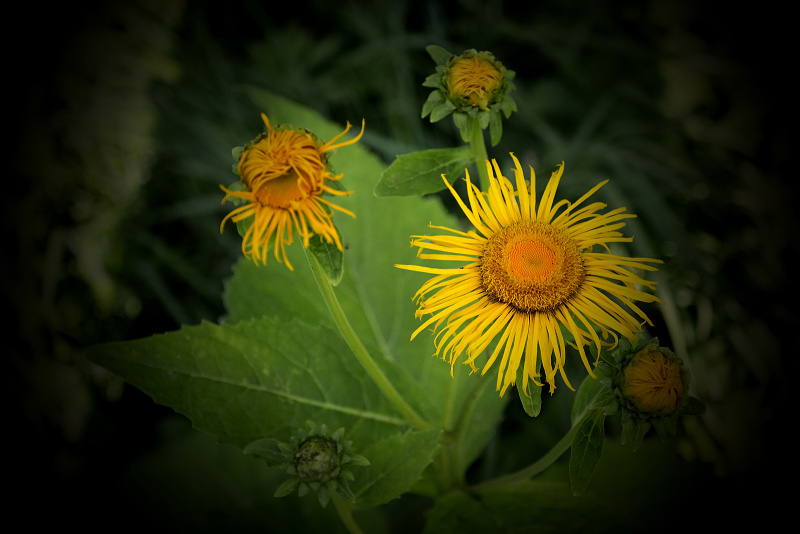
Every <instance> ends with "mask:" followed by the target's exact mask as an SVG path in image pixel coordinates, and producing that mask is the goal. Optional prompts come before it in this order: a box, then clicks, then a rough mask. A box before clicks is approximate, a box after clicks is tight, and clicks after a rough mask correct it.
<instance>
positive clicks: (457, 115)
mask: <svg viewBox="0 0 800 534" xmlns="http://www.w3.org/2000/svg"><path fill="white" fill-rule="evenodd" d="M453 122H454V123H455V125H456V128H458V131H459V132H460V133H461V140H462V141H464V142H465V143H469V142H470V140H471V139H472V129H473V127H474V124H475V123H474V121H473V120H472V118H471V117H470V116H469V115H468V114H467V113H464V112H463V111H455V112H453Z"/></svg>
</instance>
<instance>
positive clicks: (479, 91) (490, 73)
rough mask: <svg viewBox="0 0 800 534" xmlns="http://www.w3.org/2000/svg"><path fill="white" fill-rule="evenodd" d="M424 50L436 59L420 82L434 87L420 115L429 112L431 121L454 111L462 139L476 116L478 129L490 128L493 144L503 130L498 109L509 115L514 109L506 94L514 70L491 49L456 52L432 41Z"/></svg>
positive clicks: (509, 97) (454, 117)
mask: <svg viewBox="0 0 800 534" xmlns="http://www.w3.org/2000/svg"><path fill="white" fill-rule="evenodd" d="M427 50H428V53H429V54H430V55H431V57H432V58H433V60H434V61H435V62H436V72H434V73H433V74H431V75H430V76H428V77H427V78H426V79H425V81H424V82H423V84H422V85H424V86H425V87H432V88H433V89H434V91H433V92H432V93H431V94H430V95H429V96H428V100H427V101H426V102H425V104H424V105H423V106H422V117H423V118H424V117H427V116H428V115H430V120H431V122H437V121H439V120H441V119H443V118H445V117H447V116H448V115H450V114H451V113H452V114H454V115H453V120H454V121H455V124H456V126H458V128H459V130H460V131H461V137H462V138H463V139H464V141H469V138H470V136H471V131H472V120H471V119H478V123H479V125H480V127H481V128H482V129H486V128H487V127H489V128H490V133H491V136H492V145H497V143H499V142H500V138H501V137H502V133H503V129H502V118H501V116H500V113H501V112H502V113H503V115H505V117H506V118H509V117H510V116H511V113H513V112H514V111H516V110H517V104H516V102H514V99H513V98H511V94H510V93H511V91H513V90H514V89H515V87H514V84H513V82H512V80H513V79H514V76H515V72H514V71H512V70H508V69H506V68H505V67H504V66H503V64H502V63H501V62H500V61H498V60H497V59H496V58H495V57H494V55H492V53H491V52H478V51H477V50H474V49H471V50H466V51H465V52H464V53H462V54H460V55H458V56H456V55H453V54H451V53H450V52H448V51H447V50H445V49H444V48H441V47H438V46H433V45H431V46H429V47H428V48H427Z"/></svg>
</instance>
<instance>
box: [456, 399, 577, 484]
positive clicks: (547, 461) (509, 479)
mask: <svg viewBox="0 0 800 534" xmlns="http://www.w3.org/2000/svg"><path fill="white" fill-rule="evenodd" d="M589 413H591V412H587V414H586V415H584V416H583V417H582V418H581V419H580V420H579V421H576V422H575V424H574V425H573V426H572V428H571V429H570V430H569V432H567V433H566V434H565V435H564V437H563V438H561V439H560V440H559V442H558V443H556V444H555V445H553V447H552V448H551V449H550V450H549V451H547V454H545V455H544V456H542V457H541V458H540V459H539V460H537V461H536V462H534V463H532V464H531V465H529V466H528V467H525V468H523V469H520V470H519V471H517V472H516V473H511V474H510V475H505V476H502V477H497V478H495V479H492V480H489V481H487V482H483V483H482V484H477V485H475V486H473V487H472V488H471V489H472V491H475V492H478V493H482V492H484V491H487V490H492V489H497V488H500V487H503V486H507V485H510V484H514V483H516V482H521V481H523V480H528V479H530V478H532V477H534V476H536V475H538V474H539V473H541V472H542V471H544V470H545V469H547V468H548V467H550V466H551V465H552V464H553V463H554V462H555V461H556V460H558V459H559V458H560V457H561V455H562V454H564V453H565V452H566V451H567V449H569V448H570V446H572V441H573V440H574V439H575V434H576V433H577V432H578V428H580V426H581V423H583V420H584V419H586V417H588V415H589Z"/></svg>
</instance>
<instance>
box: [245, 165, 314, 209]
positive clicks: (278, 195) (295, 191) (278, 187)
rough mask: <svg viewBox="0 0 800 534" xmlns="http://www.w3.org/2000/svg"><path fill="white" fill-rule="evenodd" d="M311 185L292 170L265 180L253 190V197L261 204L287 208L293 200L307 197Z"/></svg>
mask: <svg viewBox="0 0 800 534" xmlns="http://www.w3.org/2000/svg"><path fill="white" fill-rule="evenodd" d="M310 191H311V186H310V185H309V184H308V181H307V180H303V179H301V178H300V177H298V176H297V173H295V172H294V171H291V172H289V173H288V174H285V175H283V176H279V177H278V178H273V179H272V180H268V181H265V182H264V183H262V184H261V186H260V187H259V188H258V190H257V191H256V192H255V198H256V200H257V201H258V202H260V203H261V204H262V205H269V206H272V207H273V208H289V207H291V206H292V204H293V203H294V202H297V201H300V200H303V199H304V198H306V197H308V195H309V193H310Z"/></svg>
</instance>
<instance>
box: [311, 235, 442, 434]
mask: <svg viewBox="0 0 800 534" xmlns="http://www.w3.org/2000/svg"><path fill="white" fill-rule="evenodd" d="M305 253H306V258H307V259H308V264H309V265H310V266H311V272H312V273H313V274H314V279H315V280H316V281H317V286H318V287H319V291H320V293H322V300H324V301H325V304H326V305H327V306H328V310H330V312H331V315H332V316H333V321H334V322H335V323H336V326H337V327H338V328H339V332H340V333H341V334H342V337H344V340H345V341H346V342H347V344H348V345H349V346H350V350H352V351H353V354H354V355H355V357H356V358H357V359H358V361H359V362H360V363H361V365H362V366H363V367H364V369H365V370H366V371H367V374H369V376H370V377H371V378H372V380H373V381H374V382H375V384H377V386H378V387H379V388H380V390H381V391H382V392H383V394H384V395H385V396H386V398H387V399H389V400H390V401H391V403H392V404H394V405H395V407H396V408H397V409H398V410H399V411H400V413H401V414H403V416H404V417H405V419H406V421H408V422H409V424H411V425H412V426H414V427H416V428H418V429H420V430H425V429H429V428H431V426H430V425H429V424H428V423H427V422H426V421H425V420H424V419H422V417H420V415H419V414H418V413H417V412H416V411H415V410H414V408H412V407H411V406H410V405H409V404H408V403H407V402H406V401H405V399H404V398H403V397H402V395H400V393H398V391H397V390H396V389H395V388H394V386H393V385H392V383H391V382H390V381H389V379H388V378H386V375H384V374H383V371H381V368H380V367H378V364H377V363H375V360H373V359H372V356H370V354H369V352H368V351H367V349H366V347H364V344H363V343H361V340H360V339H359V337H358V334H356V331H355V330H353V327H352V326H351V325H350V321H348V320H347V315H345V313H344V310H343V309H342V306H341V304H339V299H338V298H336V293H334V291H333V287H331V284H330V282H329V281H328V277H327V276H326V275H325V271H324V270H323V269H322V266H321V265H320V264H319V261H317V258H316V257H314V255H313V254H312V253H311V252H309V251H308V250H307V249H306V250H305Z"/></svg>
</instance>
